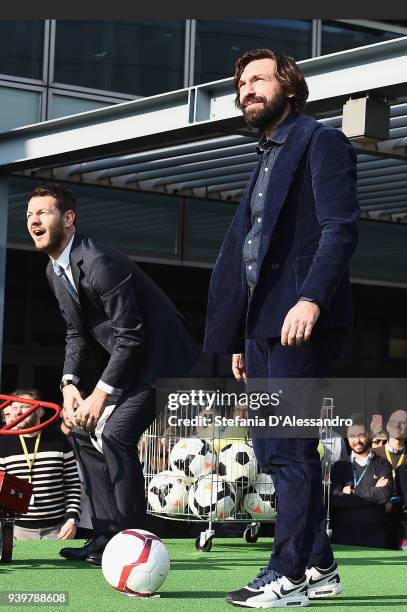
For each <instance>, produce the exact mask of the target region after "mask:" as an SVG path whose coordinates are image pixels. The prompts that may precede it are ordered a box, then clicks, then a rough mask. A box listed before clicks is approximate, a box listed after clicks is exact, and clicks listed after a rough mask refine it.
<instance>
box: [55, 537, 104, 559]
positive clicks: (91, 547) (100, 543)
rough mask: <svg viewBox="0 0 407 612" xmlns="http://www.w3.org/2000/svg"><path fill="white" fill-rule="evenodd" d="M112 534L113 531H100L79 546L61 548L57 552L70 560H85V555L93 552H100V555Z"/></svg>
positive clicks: (87, 555)
mask: <svg viewBox="0 0 407 612" xmlns="http://www.w3.org/2000/svg"><path fill="white" fill-rule="evenodd" d="M113 536H114V533H111V534H110V533H109V534H107V533H100V534H99V535H97V536H95V537H94V538H91V539H90V540H86V542H85V544H84V545H83V546H81V547H80V548H70V547H69V548H61V550H60V551H59V554H60V555H61V557H64V558H65V559H70V560H72V561H87V557H89V555H93V554H94V553H100V555H101V556H102V553H103V551H104V549H105V546H106V544H107V543H108V541H109V540H110V539H111V538H112V537H113Z"/></svg>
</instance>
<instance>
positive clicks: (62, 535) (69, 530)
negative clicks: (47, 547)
mask: <svg viewBox="0 0 407 612" xmlns="http://www.w3.org/2000/svg"><path fill="white" fill-rule="evenodd" d="M75 536H76V525H75V523H74V522H73V520H72V519H68V520H67V521H66V523H64V524H63V525H62V527H61V529H60V532H59V534H58V535H57V540H73V539H74V538H75Z"/></svg>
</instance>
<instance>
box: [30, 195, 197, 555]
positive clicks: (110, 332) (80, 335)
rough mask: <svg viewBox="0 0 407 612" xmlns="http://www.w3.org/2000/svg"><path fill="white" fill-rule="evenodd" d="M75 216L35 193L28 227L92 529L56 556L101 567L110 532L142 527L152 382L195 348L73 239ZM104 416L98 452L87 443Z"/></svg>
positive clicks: (122, 267) (124, 262)
mask: <svg viewBox="0 0 407 612" xmlns="http://www.w3.org/2000/svg"><path fill="white" fill-rule="evenodd" d="M76 209H77V207H76V200H75V196H74V195H73V193H72V192H71V191H69V190H68V189H65V188H63V187H61V186H59V185H55V184H54V185H48V186H45V187H38V188H37V189H35V190H34V191H33V192H32V194H31V196H30V199H29V202H28V207H27V227H28V231H29V233H30V235H31V237H32V239H33V241H34V244H35V246H36V248H37V250H39V251H43V252H45V253H47V254H48V255H49V257H50V261H49V263H48V266H47V271H46V272H47V277H48V281H49V284H50V287H51V289H52V291H53V292H54V294H55V296H56V298H57V300H58V304H59V308H60V310H61V313H62V315H63V317H64V319H65V322H66V326H67V332H66V350H65V362H64V369H63V376H62V381H61V391H62V393H63V405H64V410H66V412H67V414H68V417H69V419H70V420H71V421H72V422H73V423H75V424H76V425H77V427H76V428H75V429H73V431H72V434H71V438H72V441H73V444H74V448H75V453H76V455H77V458H78V460H79V463H80V467H81V470H82V474H83V476H84V480H85V487H86V491H87V494H88V496H89V499H90V507H91V515H92V525H93V531H94V538H93V539H92V540H91V541H90V542H88V543H87V544H86V545H85V546H84V547H83V548H64V549H62V550H61V551H60V554H61V555H62V556H63V557H65V558H67V559H75V560H76V559H84V560H86V561H88V562H90V563H94V564H95V565H100V562H101V556H102V553H103V550H104V547H105V545H106V543H107V542H108V541H109V539H110V538H111V537H112V536H113V535H114V534H115V533H117V532H118V531H121V530H123V529H127V528H142V527H143V524H144V521H145V515H146V507H145V494H144V478H143V472H142V466H141V464H140V461H139V457H138V451H137V444H138V441H139V438H140V436H141V435H142V433H143V432H144V431H145V430H146V429H147V428H148V427H149V426H150V424H151V423H152V421H153V420H154V416H155V390H154V384H155V381H156V379H157V378H160V377H161V378H167V377H179V376H183V375H186V374H187V373H188V371H189V370H190V369H191V367H192V366H193V364H194V363H195V361H196V359H197V356H198V351H197V348H196V346H195V343H194V341H193V339H192V337H191V335H190V333H189V331H188V329H187V326H186V324H185V322H184V319H183V317H182V316H181V315H180V313H179V312H178V311H177V310H176V308H175V307H174V305H173V304H172V303H171V302H170V300H169V299H168V298H167V297H166V295H165V294H164V293H163V292H162V291H161V290H160V289H159V288H158V287H157V286H156V285H155V284H154V283H153V282H152V281H151V280H150V278H148V276H147V275H146V274H144V272H143V271H142V270H141V269H140V268H139V267H138V266H137V265H136V264H135V263H134V262H133V261H131V260H130V259H129V258H128V257H127V256H126V255H124V254H123V253H121V252H120V251H118V250H116V249H114V248H113V247H110V246H108V245H105V244H101V243H98V242H95V241H94V240H92V239H90V238H87V237H84V236H81V235H78V234H77V233H76V231H75V222H76ZM91 361H93V362H94V363H95V369H96V371H97V383H96V385H95V386H94V388H93V390H92V392H91V393H90V394H89V395H88V396H87V397H85V398H83V391H82V392H80V390H79V388H78V386H79V385H80V384H81V382H83V380H84V379H86V377H87V374H88V372H89V368H90V364H91ZM107 416H108V419H107V418H106V417H107ZM101 417H102V418H103V420H106V424H105V426H104V428H103V432H102V434H101V441H100V440H99V446H100V442H101V444H102V451H103V452H100V448H99V450H98V444H94V443H92V439H91V437H90V434H92V435H94V430H95V428H96V426H97V424H98V421H99V420H100V419H101Z"/></svg>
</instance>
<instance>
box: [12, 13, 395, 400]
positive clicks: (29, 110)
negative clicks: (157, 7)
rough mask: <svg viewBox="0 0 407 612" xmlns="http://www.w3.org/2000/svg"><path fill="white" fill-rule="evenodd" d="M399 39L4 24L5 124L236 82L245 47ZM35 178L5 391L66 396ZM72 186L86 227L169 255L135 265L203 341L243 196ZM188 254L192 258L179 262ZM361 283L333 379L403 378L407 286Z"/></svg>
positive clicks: (20, 255) (291, 29)
mask: <svg viewBox="0 0 407 612" xmlns="http://www.w3.org/2000/svg"><path fill="white" fill-rule="evenodd" d="M392 28H394V30H392ZM406 31H407V30H406ZM401 35H403V32H402V28H399V27H396V26H386V25H383V24H373V23H370V24H367V25H366V24H364V25H361V24H360V23H359V24H350V23H344V22H342V21H322V22H321V21H320V20H313V21H306V20H236V19H234V20H227V21H225V20H224V21H215V20H212V21H207V20H197V21H196V20H172V21H162V20H144V21H134V22H128V21H126V22H122V21H103V22H102V21H98V22H96V21H95V22H92V21H83V22H78V21H53V20H46V21H38V20H37V21H35V20H32V21H0V106H1V111H2V112H1V113H0V131H8V130H10V129H12V128H14V127H18V126H22V125H27V124H29V123H35V122H38V121H41V120H45V119H53V118H57V117H61V116H65V115H68V114H75V113H78V112H83V111H86V110H91V109H94V108H100V107H102V106H106V105H109V104H117V103H119V102H122V101H125V100H131V99H135V98H138V97H141V96H150V95H154V94H158V93H162V92H164V91H169V90H174V89H179V88H182V87H186V86H191V85H194V84H199V83H202V82H209V81H213V80H216V79H222V78H226V77H229V76H230V75H231V71H232V67H233V63H234V61H235V60H236V58H237V57H238V56H239V55H240V54H241V53H242V52H243V51H244V50H246V49H247V48H250V47H255V46H270V47H272V48H274V49H275V50H276V51H281V52H285V53H289V54H291V55H293V56H294V57H295V59H297V60H301V59H306V58H308V57H312V56H315V55H319V54H324V53H331V52H336V51H340V50H344V49H347V48H352V47H355V46H362V45H365V44H371V43H375V42H380V41H382V40H388V39H390V38H396V37H398V36H401ZM33 182H35V181H33V180H32V179H25V178H17V177H14V178H13V179H12V180H11V186H10V206H9V232H8V242H9V249H8V252H7V279H6V304H5V312H6V317H5V322H4V331H5V339H4V357H3V363H4V367H3V372H2V381H1V389H2V391H3V392H7V391H8V392H10V391H11V390H12V389H13V388H14V387H16V386H17V385H18V386H21V385H30V386H31V385H36V386H38V387H40V388H41V390H42V391H43V393H44V396H46V397H47V399H49V400H52V399H56V400H58V399H59V393H58V390H57V387H58V381H59V378H60V372H61V367H62V360H63V351H64V326H63V322H62V320H61V318H60V316H59V313H58V309H57V306H56V303H55V300H54V298H53V296H52V295H51V293H50V291H49V289H48V287H47V284H46V281H45V275H44V268H45V264H46V257H44V256H42V255H39V254H36V253H34V252H32V251H30V250H26V249H27V248H29V240H28V239H27V236H26V234H25V226H24V225H25V224H24V209H25V203H26V195H27V193H29V191H30V189H31V187H32V184H33ZM75 191H76V192H77V195H78V197H79V199H80V202H84V203H85V204H84V206H83V210H82V211H81V210H80V215H81V219H82V224H83V229H84V230H85V231H92V233H93V232H94V231H97V234H98V238H100V239H104V240H106V241H110V242H114V243H115V244H117V246H119V247H121V248H123V249H124V250H126V251H127V252H130V253H132V254H134V250H135V251H137V254H136V257H137V258H138V259H139V260H140V258H142V256H143V255H144V256H145V257H147V258H148V257H150V258H151V257H152V256H154V257H155V258H156V259H159V258H160V257H161V258H163V259H165V260H166V265H163V264H160V263H155V264H154V263H148V264H147V263H143V262H140V265H141V266H142V267H144V268H145V269H146V271H147V272H148V273H149V274H151V276H152V277H153V278H154V279H155V280H156V281H157V282H158V284H159V285H160V286H162V287H163V289H164V290H165V291H166V292H167V293H168V294H169V296H170V297H171V298H172V299H173V300H174V301H175V303H176V304H177V306H178V307H179V308H180V310H181V311H182V312H183V313H184V314H185V315H186V317H187V319H188V321H189V323H190V325H191V327H192V329H193V331H194V334H195V336H196V338H197V339H198V340H199V341H200V342H201V341H202V339H203V326H204V316H205V310H206V297H207V291H208V285H209V279H210V269H209V268H208V263H210V262H212V261H213V260H214V259H215V257H216V253H217V252H218V249H219V246H220V243H221V241H222V238H223V235H224V232H225V230H226V227H227V226H228V224H229V222H230V219H231V216H232V215H233V212H234V210H235V208H234V205H232V204H228V203H224V202H207V201H200V200H193V199H189V198H176V197H172V196H165V195H163V196H161V195H158V194H142V193H137V192H132V193H131V194H129V193H128V192H126V191H125V190H121V193H120V195H119V193H118V192H116V193H115V194H114V193H113V192H112V191H110V192H109V190H108V189H105V190H103V188H99V187H97V188H96V187H95V188H93V187H90V186H81V185H79V184H78V185H75ZM102 192H103V193H102ZM111 200H113V201H114V204H115V207H116V206H121V211H120V212H118V211H117V210H116V209H115V210H116V212H117V213H118V216H119V217H122V218H125V219H126V224H125V227H124V228H121V230H120V231H119V232H116V233H115V234H114V235H113V236H112V234H111V233H110V225H109V223H108V222H107V220H108V218H109V217H108V216H107V217H105V216H104V215H105V213H106V211H105V206H106V207H107V214H108V213H109V201H110V204H111ZM180 235H181V236H182V239H181V240H180V239H179V236H180ZM146 237H147V239H146ZM134 245H136V246H134ZM172 261H173V263H174V265H171V262H172ZM185 261H190V262H193V263H194V265H195V267H185V266H184V267H182V266H180V265H179V264H180V263H181V262H183V263H185ZM175 264H177V265H175ZM205 266H206V267H205ZM353 290H354V297H355V305H356V308H355V311H356V312H355V334H354V335H353V336H352V337H349V338H348V339H347V340H346V342H345V346H344V349H343V352H342V355H341V357H340V359H339V360H338V363H337V364H336V368H335V371H334V374H335V373H336V374H338V375H344V376H404V375H405V366H406V359H407V327H406V323H405V314H404V313H405V312H406V306H407V291H406V290H404V289H396V288H386V287H380V288H377V287H372V286H368V285H354V287H353ZM229 367H230V358H229V357H222V356H219V357H210V356H204V357H203V358H202V360H201V363H200V364H199V374H200V375H202V376H214V375H228V374H229V373H230V369H229Z"/></svg>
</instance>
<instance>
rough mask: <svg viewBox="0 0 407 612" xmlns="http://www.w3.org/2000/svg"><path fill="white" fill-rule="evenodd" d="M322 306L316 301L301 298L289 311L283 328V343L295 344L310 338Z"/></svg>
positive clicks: (287, 344)
mask: <svg viewBox="0 0 407 612" xmlns="http://www.w3.org/2000/svg"><path fill="white" fill-rule="evenodd" d="M319 313H320V308H319V306H318V304H315V303H314V302H307V301H306V300H299V301H298V302H297V303H296V305H295V306H293V308H291V310H289V311H288V313H287V316H286V318H285V319H284V324H283V327H282V329H281V344H282V345H283V346H295V345H298V344H303V343H304V342H307V340H309V339H310V336H311V332H312V329H313V327H314V325H315V323H316V322H317V320H318V317H319Z"/></svg>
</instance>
